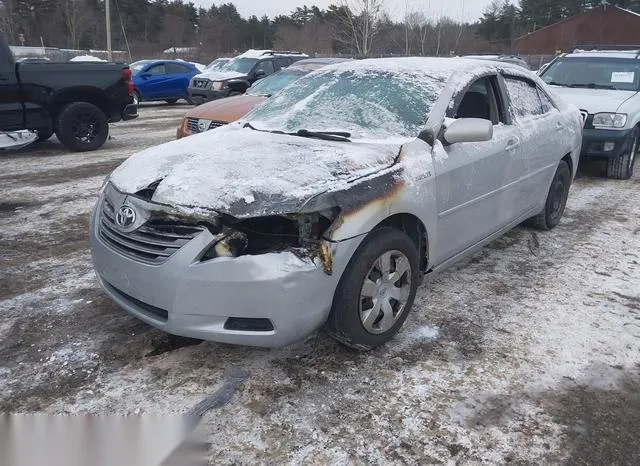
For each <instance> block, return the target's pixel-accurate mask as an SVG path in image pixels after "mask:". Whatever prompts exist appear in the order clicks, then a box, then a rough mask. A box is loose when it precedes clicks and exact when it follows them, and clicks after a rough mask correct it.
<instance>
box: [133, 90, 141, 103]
mask: <svg viewBox="0 0 640 466" xmlns="http://www.w3.org/2000/svg"><path fill="white" fill-rule="evenodd" d="M140 102H142V97H140V93H139V92H138V91H134V92H133V103H134V104H135V105H138V104H139V103H140Z"/></svg>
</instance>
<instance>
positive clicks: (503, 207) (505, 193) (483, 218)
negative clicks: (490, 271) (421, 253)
mask: <svg viewBox="0 0 640 466" xmlns="http://www.w3.org/2000/svg"><path fill="white" fill-rule="evenodd" d="M450 108H451V110H450V114H449V115H448V116H449V117H450V118H454V119H455V118H483V119H487V120H490V121H492V122H493V124H494V131H493V138H492V139H491V140H489V141H485V142H479V143H478V142H474V143H458V144H452V145H450V146H446V147H445V148H444V150H445V153H446V157H435V160H434V169H435V172H436V175H437V176H436V196H437V204H438V228H437V232H438V233H437V235H438V236H437V237H438V243H439V244H440V247H438V250H439V251H441V257H438V258H435V260H436V261H438V262H442V261H444V260H446V259H449V258H451V257H453V256H455V255H456V254H457V253H459V252H461V251H463V250H465V249H467V248H468V247H471V246H473V245H474V244H476V243H478V242H479V241H481V240H483V239H485V238H486V237H488V236H490V235H491V234H492V233H494V232H496V231H498V230H499V229H500V228H502V227H504V226H506V225H507V224H508V223H509V219H510V217H511V216H512V213H513V210H514V205H513V200H512V198H511V197H510V194H512V193H509V191H510V188H511V187H512V186H513V185H514V184H517V182H518V179H519V178H520V177H521V176H522V173H523V170H524V167H523V161H522V158H521V157H519V154H518V148H519V147H520V143H521V135H520V131H519V130H518V128H517V127H516V126H514V125H512V124H510V120H509V118H508V115H507V111H506V108H507V107H506V102H505V99H504V98H503V96H502V93H501V90H500V87H499V85H498V81H497V77H496V76H487V77H484V78H481V79H478V80H477V81H475V82H473V83H472V84H471V85H470V86H469V87H468V88H467V89H465V90H464V91H463V92H462V93H460V95H458V96H456V97H454V101H453V103H452V106H451V107H450Z"/></svg>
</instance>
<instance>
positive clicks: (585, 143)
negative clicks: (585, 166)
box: [539, 46, 640, 180]
mask: <svg viewBox="0 0 640 466" xmlns="http://www.w3.org/2000/svg"><path fill="white" fill-rule="evenodd" d="M611 48H615V47H613V46H612V47H611ZM539 74H540V76H541V77H542V79H543V80H544V81H545V82H546V83H547V84H549V85H550V86H551V87H552V89H553V92H555V93H556V94H558V95H559V96H560V97H562V99H563V100H565V101H566V102H569V103H572V104H574V105H575V106H577V107H578V108H579V109H580V112H581V113H582V117H583V120H584V132H583V139H582V154H581V156H582V158H605V159H606V160H607V176H608V177H610V178H617V179H623V180H624V179H628V178H630V177H631V176H632V175H633V168H634V165H635V160H636V158H637V157H636V156H637V155H638V152H639V151H640V93H639V92H638V91H640V49H639V50H590V51H585V50H575V51H574V52H572V53H566V54H563V55H560V56H558V57H556V58H555V59H554V60H553V61H552V62H551V63H549V64H548V66H546V67H545V68H544V70H542V71H541V72H540V73H539Z"/></svg>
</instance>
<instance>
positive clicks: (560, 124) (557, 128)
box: [556, 121, 564, 131]
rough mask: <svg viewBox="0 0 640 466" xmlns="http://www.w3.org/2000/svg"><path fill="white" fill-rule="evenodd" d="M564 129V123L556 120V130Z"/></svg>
mask: <svg viewBox="0 0 640 466" xmlns="http://www.w3.org/2000/svg"><path fill="white" fill-rule="evenodd" d="M563 129H564V125H563V124H562V123H560V122H559V121H556V131H562V130H563Z"/></svg>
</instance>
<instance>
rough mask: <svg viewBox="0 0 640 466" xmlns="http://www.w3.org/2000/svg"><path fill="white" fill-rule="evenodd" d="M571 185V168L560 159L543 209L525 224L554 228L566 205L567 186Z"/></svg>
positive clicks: (545, 228)
mask: <svg viewBox="0 0 640 466" xmlns="http://www.w3.org/2000/svg"><path fill="white" fill-rule="evenodd" d="M570 187H571V170H570V169H569V165H568V164H567V162H565V161H564V160H561V161H560V163H559V164H558V168H557V169H556V174H555V175H554V176H553V180H552V181H551V186H550V187H549V192H548V193H547V200H546V201H545V203H544V209H543V210H542V212H540V213H539V214H538V215H536V216H535V217H531V218H530V219H529V220H528V221H527V224H528V225H529V226H531V227H533V228H537V229H539V230H552V229H553V228H555V227H556V226H557V225H558V223H560V219H561V218H562V214H564V208H565V206H566V205H567V198H568V197H569V188H570Z"/></svg>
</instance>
